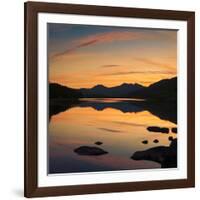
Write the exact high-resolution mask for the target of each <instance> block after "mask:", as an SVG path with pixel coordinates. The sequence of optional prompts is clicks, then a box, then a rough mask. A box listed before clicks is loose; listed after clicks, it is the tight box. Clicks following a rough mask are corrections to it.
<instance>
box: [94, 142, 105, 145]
mask: <svg viewBox="0 0 200 200" xmlns="http://www.w3.org/2000/svg"><path fill="white" fill-rule="evenodd" d="M95 144H96V145H102V144H103V142H100V141H97V142H95Z"/></svg>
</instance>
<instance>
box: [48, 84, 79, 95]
mask: <svg viewBox="0 0 200 200" xmlns="http://www.w3.org/2000/svg"><path fill="white" fill-rule="evenodd" d="M81 97H82V94H81V92H80V91H79V90H77V89H72V88H69V87H66V86H63V85H60V84H58V83H50V84H49V98H50V99H59V98H81Z"/></svg>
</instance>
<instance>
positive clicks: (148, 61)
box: [133, 57, 174, 69]
mask: <svg viewBox="0 0 200 200" xmlns="http://www.w3.org/2000/svg"><path fill="white" fill-rule="evenodd" d="M133 59H134V61H138V62H142V63H144V64H148V65H152V66H158V67H164V68H167V69H172V68H174V67H173V66H171V65H169V64H166V63H162V62H159V61H157V60H153V59H149V58H138V57H134V58H133Z"/></svg>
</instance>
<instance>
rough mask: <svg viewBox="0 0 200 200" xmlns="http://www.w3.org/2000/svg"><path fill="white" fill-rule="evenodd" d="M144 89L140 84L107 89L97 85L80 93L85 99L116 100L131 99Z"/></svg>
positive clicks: (82, 89)
mask: <svg viewBox="0 0 200 200" xmlns="http://www.w3.org/2000/svg"><path fill="white" fill-rule="evenodd" d="M142 88H144V87H143V86H142V85H139V84H131V83H130V84H128V83H123V84H121V85H119V86H115V87H105V86H104V85H96V86H94V87H93V88H90V89H87V88H81V89H80V92H81V93H82V95H83V97H86V98H88V97H94V98H98V97H103V98H112V97H114V98H116V97H119V98H120V97H124V98H125V97H131V95H132V93H133V92H136V91H138V90H140V89H142Z"/></svg>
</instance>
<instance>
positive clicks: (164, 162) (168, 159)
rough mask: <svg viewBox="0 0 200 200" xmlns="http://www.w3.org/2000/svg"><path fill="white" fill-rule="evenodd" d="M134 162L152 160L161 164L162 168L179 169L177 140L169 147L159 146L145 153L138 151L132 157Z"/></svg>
mask: <svg viewBox="0 0 200 200" xmlns="http://www.w3.org/2000/svg"><path fill="white" fill-rule="evenodd" d="M131 159H133V160H150V161H154V162H158V163H160V164H161V167H162V168H175V167H177V139H174V140H173V141H172V142H171V144H170V146H169V147H166V146H158V147H153V148H150V149H147V150H145V151H137V152H135V153H134V154H133V155H132V156H131Z"/></svg>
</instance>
